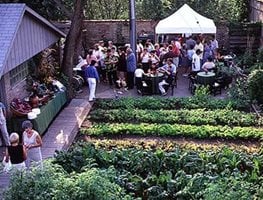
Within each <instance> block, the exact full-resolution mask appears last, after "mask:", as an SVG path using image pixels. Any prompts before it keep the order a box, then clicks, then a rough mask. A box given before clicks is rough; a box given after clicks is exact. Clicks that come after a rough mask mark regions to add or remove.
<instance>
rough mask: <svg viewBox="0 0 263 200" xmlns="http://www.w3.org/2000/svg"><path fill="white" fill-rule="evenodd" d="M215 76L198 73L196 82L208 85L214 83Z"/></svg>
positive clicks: (211, 73) (208, 73)
mask: <svg viewBox="0 0 263 200" xmlns="http://www.w3.org/2000/svg"><path fill="white" fill-rule="evenodd" d="M215 75H216V74H215V73H214V72H198V73H197V81H198V83H200V84H203V85H210V84H213V83H214V82H215Z"/></svg>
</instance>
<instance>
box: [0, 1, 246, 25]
mask: <svg viewBox="0 0 263 200" xmlns="http://www.w3.org/2000/svg"><path fill="white" fill-rule="evenodd" d="M1 2H3V3H7V2H11V3H12V2H14V3H26V4H27V5H28V6H29V7H31V8H32V9H33V10H35V11H37V12H38V13H39V14H41V15H42V16H44V17H46V18H47V19H51V20H61V19H69V16H68V15H69V13H72V12H73V11H72V8H73V6H74V5H73V4H74V1H72V0H34V1H31V0H0V3H1ZM86 2H87V6H86V7H85V17H86V19H128V16H129V1H123V0H111V1H108V0H96V1H87V0H86ZM135 3H136V16H137V19H152V20H159V19H163V18H164V17H167V16H169V15H171V14H172V13H174V12H175V11H176V10H178V9H179V8H180V7H181V6H182V5H184V4H185V3H187V4H188V5H189V6H190V7H192V8H193V9H194V10H196V11H197V12H199V13H200V14H201V15H204V16H206V17H209V18H211V19H213V20H215V21H219V20H226V21H230V22H240V21H244V20H247V18H248V13H249V0H135ZM54 6H55V8H56V9H54Z"/></svg>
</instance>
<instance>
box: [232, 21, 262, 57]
mask: <svg viewBox="0 0 263 200" xmlns="http://www.w3.org/2000/svg"><path fill="white" fill-rule="evenodd" d="M260 45H261V23H242V24H230V25H229V49H230V51H232V52H234V53H236V54H237V55H240V54H242V53H244V52H245V51H246V50H249V51H252V52H253V53H256V52H257V50H258V48H259V47H260Z"/></svg>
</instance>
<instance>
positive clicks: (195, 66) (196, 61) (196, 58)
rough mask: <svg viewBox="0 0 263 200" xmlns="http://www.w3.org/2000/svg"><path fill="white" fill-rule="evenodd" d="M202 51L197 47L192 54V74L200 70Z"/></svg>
mask: <svg viewBox="0 0 263 200" xmlns="http://www.w3.org/2000/svg"><path fill="white" fill-rule="evenodd" d="M201 53H202V51H201V50H200V49H197V50H196V52H195V53H194V55H193V56H192V72H191V74H193V75H194V76H195V75H197V73H198V72H199V71H200V70H201V62H200V54H201Z"/></svg>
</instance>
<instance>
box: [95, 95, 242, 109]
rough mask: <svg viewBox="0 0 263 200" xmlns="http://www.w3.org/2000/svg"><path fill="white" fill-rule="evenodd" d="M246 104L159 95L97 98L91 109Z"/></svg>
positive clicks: (212, 107)
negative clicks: (162, 96)
mask: <svg viewBox="0 0 263 200" xmlns="http://www.w3.org/2000/svg"><path fill="white" fill-rule="evenodd" d="M246 106H247V105H242V104H239V102H236V101H235V100H233V99H215V98H211V97H207V98H204V101H199V99H198V97H196V96H193V97H188V98H161V97H141V98H130V97H126V98H120V99H117V100H116V99H98V100H97V101H96V102H95V103H94V105H93V109H94V110H95V109H98V108H101V109H105V110H106V109H136V108H137V109H146V108H147V109H149V110H160V109H164V110H173V109H180V108H184V109H197V108H206V109H211V110H213V109H224V108H226V107H229V108H233V109H238V110H247V107H246Z"/></svg>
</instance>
